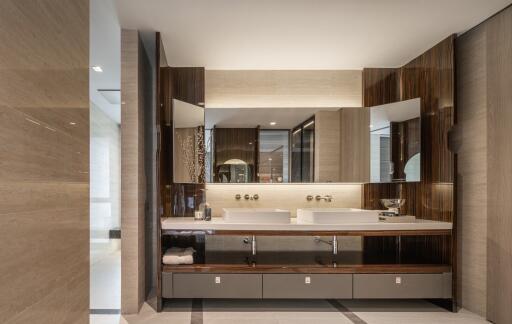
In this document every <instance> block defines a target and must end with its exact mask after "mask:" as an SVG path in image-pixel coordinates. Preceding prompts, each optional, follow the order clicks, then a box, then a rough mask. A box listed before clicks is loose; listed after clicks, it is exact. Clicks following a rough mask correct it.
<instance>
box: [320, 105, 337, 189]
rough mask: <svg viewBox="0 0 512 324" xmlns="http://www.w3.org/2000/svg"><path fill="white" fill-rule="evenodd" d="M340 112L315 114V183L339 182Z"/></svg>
mask: <svg viewBox="0 0 512 324" xmlns="http://www.w3.org/2000/svg"><path fill="white" fill-rule="evenodd" d="M340 128H341V123H340V111H339V110H337V111H319V112H317V113H316V114H315V182H339V181H340V157H341V154H340V149H341V145H340V140H341V137H340Z"/></svg>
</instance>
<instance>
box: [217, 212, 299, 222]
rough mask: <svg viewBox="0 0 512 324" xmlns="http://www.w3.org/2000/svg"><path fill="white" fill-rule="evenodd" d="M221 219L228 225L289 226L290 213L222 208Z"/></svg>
mask: <svg viewBox="0 0 512 324" xmlns="http://www.w3.org/2000/svg"><path fill="white" fill-rule="evenodd" d="M222 218H223V219H224V221H225V222H228V223H238V224H240V223H243V224H289V223H290V211H289V210H286V209H274V208H224V209H222Z"/></svg>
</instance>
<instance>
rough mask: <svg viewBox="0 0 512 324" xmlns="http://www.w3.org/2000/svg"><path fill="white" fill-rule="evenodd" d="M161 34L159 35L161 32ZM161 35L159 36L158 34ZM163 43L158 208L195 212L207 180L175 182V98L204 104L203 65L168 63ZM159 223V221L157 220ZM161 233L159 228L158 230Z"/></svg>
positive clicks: (167, 213)
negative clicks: (182, 65)
mask: <svg viewBox="0 0 512 324" xmlns="http://www.w3.org/2000/svg"><path fill="white" fill-rule="evenodd" d="M158 36H159V35H158ZM158 38H159V37H158ZM158 45H160V50H159V51H158V52H159V53H160V57H159V62H158V65H159V67H160V68H159V73H158V76H157V89H158V95H157V100H158V103H157V107H158V109H157V120H156V123H157V131H158V135H157V139H158V146H157V159H158V168H157V179H158V191H159V192H158V194H159V195H158V207H159V208H158V211H159V219H160V218H162V217H175V216H186V217H193V216H194V208H195V206H196V205H197V204H198V203H199V198H200V197H201V194H202V192H201V189H204V184H176V183H174V182H173V176H174V175H173V160H174V156H173V149H174V148H173V142H174V141H173V131H172V125H173V124H172V123H173V120H172V116H173V113H172V108H173V107H172V100H173V99H178V100H181V101H185V102H188V103H191V104H194V105H198V106H203V105H204V89H205V88H204V68H202V67H179V68H174V67H168V66H166V64H165V62H166V60H165V50H164V49H163V47H162V44H161V42H160V41H159V42H158ZM158 223H159V225H160V221H158ZM159 233H160V231H159ZM162 241H165V240H164V239H163V238H162V237H159V238H158V244H159V246H158V248H159V258H160V259H161V257H162V253H163V250H164V249H165V247H166V246H167V245H166V244H165V242H164V244H162ZM157 276H158V284H157V310H161V307H162V292H161V271H160V269H158V274H157Z"/></svg>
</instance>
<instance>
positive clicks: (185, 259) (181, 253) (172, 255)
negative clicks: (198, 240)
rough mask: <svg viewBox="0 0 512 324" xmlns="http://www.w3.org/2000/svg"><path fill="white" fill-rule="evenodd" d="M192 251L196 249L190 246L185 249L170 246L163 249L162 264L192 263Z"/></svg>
mask: <svg viewBox="0 0 512 324" xmlns="http://www.w3.org/2000/svg"><path fill="white" fill-rule="evenodd" d="M194 252H196V251H195V250H194V249H193V248H191V247H188V248H186V249H183V248H179V247H172V248H169V249H167V251H165V253H164V256H163V258H162V262H163V263H164V264H193V263H194Z"/></svg>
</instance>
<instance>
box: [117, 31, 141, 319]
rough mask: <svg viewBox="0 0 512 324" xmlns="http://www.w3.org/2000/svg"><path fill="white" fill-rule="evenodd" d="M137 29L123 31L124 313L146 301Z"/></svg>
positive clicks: (122, 241)
mask: <svg viewBox="0 0 512 324" xmlns="http://www.w3.org/2000/svg"><path fill="white" fill-rule="evenodd" d="M141 46H142V45H141V43H140V39H139V34H138V32H137V31H136V30H126V29H123V30H122V31H121V102H123V103H124V104H123V105H122V109H121V212H122V213H121V215H122V216H121V232H122V233H123V235H122V237H121V243H122V246H123V248H122V249H121V261H122V266H121V312H122V313H123V314H133V313H137V312H138V311H139V309H140V307H141V306H142V303H143V302H144V299H145V289H144V287H145V286H144V283H145V273H144V270H145V267H144V261H145V259H144V242H145V240H144V209H145V208H144V204H145V191H146V187H145V177H144V102H143V95H142V91H143V76H142V71H141V69H142V66H141V63H142V57H141V53H140V52H141V51H142V48H141Z"/></svg>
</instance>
